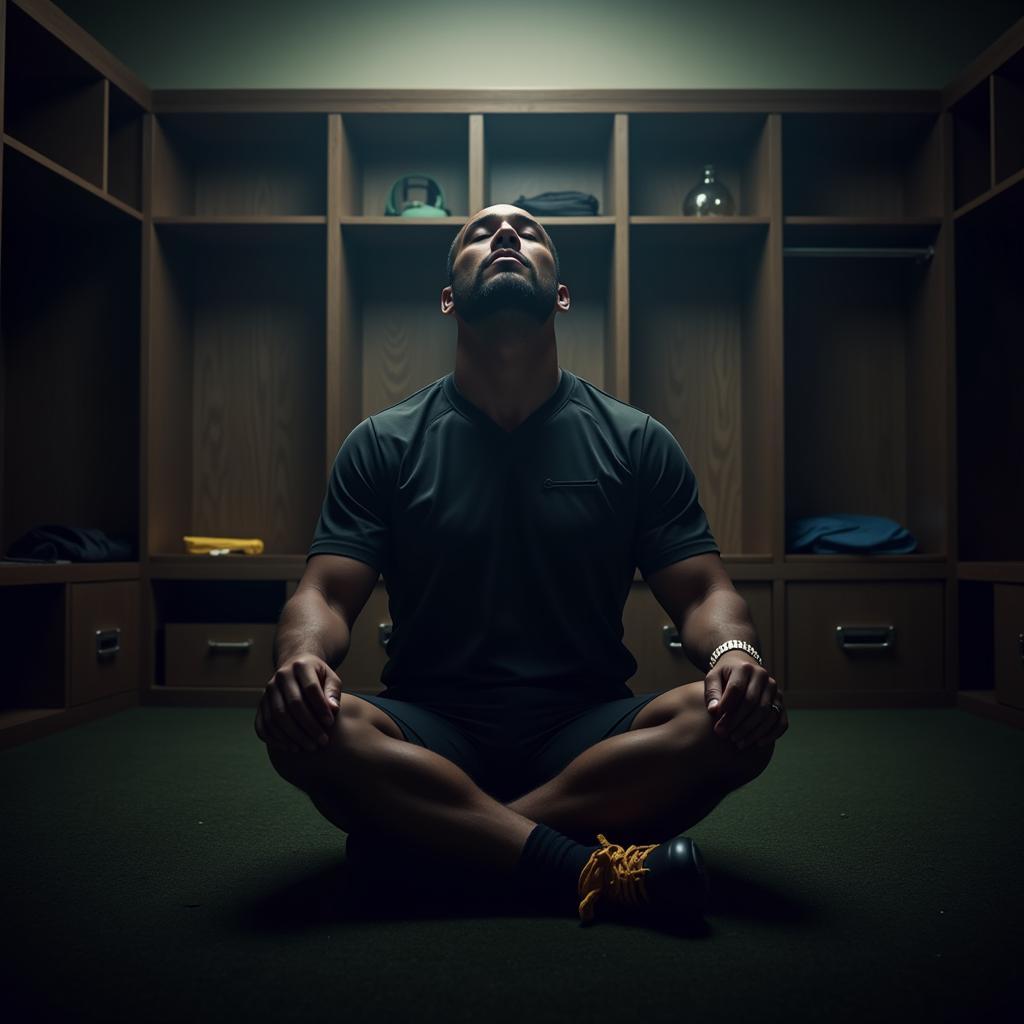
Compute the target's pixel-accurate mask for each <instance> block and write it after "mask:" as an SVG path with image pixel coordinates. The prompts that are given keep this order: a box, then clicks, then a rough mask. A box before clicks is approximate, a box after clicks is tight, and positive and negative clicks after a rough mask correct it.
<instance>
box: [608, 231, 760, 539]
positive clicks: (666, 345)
mask: <svg viewBox="0 0 1024 1024" xmlns="http://www.w3.org/2000/svg"><path fill="white" fill-rule="evenodd" d="M703 220H705V218H700V221H703ZM767 239H768V227H767V225H759V224H753V225H752V224H748V223H737V224H729V223H727V222H726V221H725V220H724V219H723V220H722V222H716V223H710V224H708V223H700V222H697V219H696V218H695V222H693V223H683V224H668V225H657V224H647V225H634V226H633V227H632V228H631V229H630V253H629V262H630V297H629V308H630V348H629V351H630V368H629V377H630V393H629V398H628V401H629V403H630V405H632V406H634V407H635V408H638V409H641V410H643V411H644V412H647V413H649V414H650V415H651V416H653V417H654V418H655V419H656V420H658V421H660V422H661V423H663V424H664V425H665V426H666V427H668V428H669V429H670V430H671V431H672V433H673V434H674V435H675V438H676V440H677V441H678V442H679V444H680V446H681V447H682V449H683V451H684V452H685V454H686V456H687V459H688V461H689V462H690V464H691V465H692V466H693V470H694V473H695V474H696V476H697V480H698V483H699V487H700V501H701V505H702V506H703V508H704V511H705V512H706V513H707V516H708V521H709V524H710V526H711V531H712V533H713V534H714V536H715V539H716V541H717V542H718V546H719V548H720V550H721V552H722V554H723V555H729V556H737V557H739V556H741V555H757V556H770V555H771V552H772V515H771V511H770V509H766V508H765V506H764V503H763V496H764V495H765V494H768V493H771V490H772V483H771V474H772V472H773V469H772V466H773V462H774V456H773V454H772V453H773V451H774V448H775V446H776V445H777V444H778V443H779V438H778V437H777V436H776V434H777V432H776V430H775V427H774V420H773V416H772V405H773V397H772V388H771V386H770V382H771V380H772V379H773V378H774V374H775V370H774V369H773V363H772V355H771V347H772V345H771V333H772V328H771V316H772V314H771V308H772V301H773V300H772V295H771V274H770V273H769V258H768V244H767Z"/></svg>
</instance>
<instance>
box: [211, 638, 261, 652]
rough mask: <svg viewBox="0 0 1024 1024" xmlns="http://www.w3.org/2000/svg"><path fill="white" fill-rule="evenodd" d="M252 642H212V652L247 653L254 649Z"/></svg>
mask: <svg viewBox="0 0 1024 1024" xmlns="http://www.w3.org/2000/svg"><path fill="white" fill-rule="evenodd" d="M252 645H253V641H252V640H211V641H210V650H211V651H247V650H249V648H250V647H252Z"/></svg>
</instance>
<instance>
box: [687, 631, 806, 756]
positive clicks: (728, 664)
mask: <svg viewBox="0 0 1024 1024" xmlns="http://www.w3.org/2000/svg"><path fill="white" fill-rule="evenodd" d="M713 701H717V702H718V703H717V704H715V705H714V706H712V702H713ZM704 703H705V704H706V705H707V707H708V712H709V713H710V714H711V717H712V718H714V719H716V721H715V734H716V735H717V736H722V737H728V738H729V739H731V740H732V741H733V742H734V743H735V744H736V746H737V747H738V748H739V749H740V750H742V749H743V748H744V747H749V746H750V745H751V744H753V743H756V744H757V745H758V746H759V747H767V746H769V745H770V744H771V743H774V742H775V740H777V739H778V738H779V737H780V736H781V735H782V734H783V733H784V732H785V731H786V730H787V729H788V728H789V716H788V715H787V714H786V709H785V708H784V707H782V701H781V700H780V699H779V687H778V683H776V682H775V680H774V679H773V678H772V677H771V676H770V675H768V670H767V669H765V668H762V667H761V666H760V665H759V664H758V663H757V662H756V661H755V660H754V659H753V658H751V657H750V656H749V655H748V654H744V653H742V652H739V651H726V653H725V654H723V655H722V657H721V658H719V659H718V661H717V663H716V664H715V667H714V668H713V669H712V670H711V671H710V672H709V673H708V674H707V676H706V677H705V679H704ZM773 703H774V704H775V705H777V706H778V707H782V711H781V712H779V711H773V710H772V704H773Z"/></svg>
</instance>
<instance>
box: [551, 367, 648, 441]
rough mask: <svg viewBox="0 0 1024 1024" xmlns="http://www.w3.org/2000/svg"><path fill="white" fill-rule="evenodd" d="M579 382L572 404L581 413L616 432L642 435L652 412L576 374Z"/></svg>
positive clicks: (628, 435)
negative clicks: (625, 400)
mask: <svg viewBox="0 0 1024 1024" xmlns="http://www.w3.org/2000/svg"><path fill="white" fill-rule="evenodd" d="M576 379H577V381H578V382H579V383H578V385H577V386H576V387H575V388H574V389H573V393H572V399H571V403H570V404H571V405H572V406H573V407H574V408H576V409H577V410H578V411H579V412H580V413H581V414H583V415H589V416H590V417H591V418H592V419H594V420H596V421H597V422H599V423H601V424H603V425H604V426H606V427H607V428H609V429H611V430H613V431H614V432H615V433H617V434H619V435H621V436H626V437H634V436H637V435H639V436H642V435H643V431H644V427H645V426H646V425H647V421H648V419H650V418H651V417H650V414H649V413H646V412H644V411H643V409H638V408H637V407H636V406H634V405H630V404H629V403H628V402H624V401H623V400H622V399H621V398H616V397H615V396H614V395H611V394H609V393H608V392H607V391H605V390H604V389H603V388H600V387H598V386H597V385H596V384H594V383H592V382H591V381H589V380H587V379H586V378H585V377H580V376H579V375H578V374H577V375H576Z"/></svg>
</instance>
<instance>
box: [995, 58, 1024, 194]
mask: <svg viewBox="0 0 1024 1024" xmlns="http://www.w3.org/2000/svg"><path fill="white" fill-rule="evenodd" d="M992 113H993V121H994V123H995V184H996V185H998V184H999V183H1000V182H1001V181H1005V180H1006V179H1007V178H1009V177H1010V176H1011V175H1014V174H1017V173H1019V172H1020V171H1021V170H1024V51H1019V52H1017V53H1015V54H1014V55H1013V56H1012V57H1011V58H1010V59H1009V60H1008V61H1007V62H1006V63H1005V64H1003V66H1002V67H1001V68H999V69H998V70H997V71H996V73H995V74H994V75H993V76H992Z"/></svg>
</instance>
